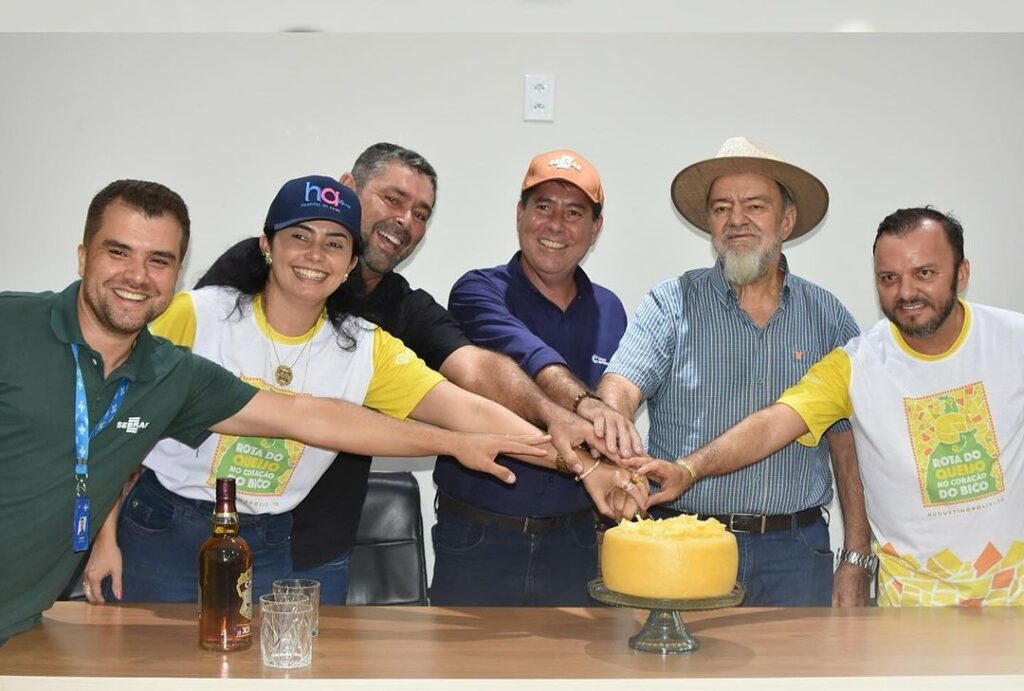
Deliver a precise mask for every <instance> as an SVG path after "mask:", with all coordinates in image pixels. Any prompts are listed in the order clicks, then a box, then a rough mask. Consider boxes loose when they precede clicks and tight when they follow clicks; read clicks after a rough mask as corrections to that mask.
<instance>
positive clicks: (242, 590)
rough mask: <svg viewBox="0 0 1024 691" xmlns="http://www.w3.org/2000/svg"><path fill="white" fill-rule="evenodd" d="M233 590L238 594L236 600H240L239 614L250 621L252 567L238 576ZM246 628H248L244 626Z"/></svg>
mask: <svg viewBox="0 0 1024 691" xmlns="http://www.w3.org/2000/svg"><path fill="white" fill-rule="evenodd" d="M235 590H236V591H237V592H238V598H239V600H240V605H239V609H238V611H239V613H240V614H241V615H242V616H243V617H245V618H246V619H248V620H249V621H252V567H251V566H250V567H249V568H248V569H246V570H245V571H243V572H242V573H241V574H239V576H238V583H236V584H235ZM246 628H248V626H246Z"/></svg>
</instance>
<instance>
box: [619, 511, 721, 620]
mask: <svg viewBox="0 0 1024 691" xmlns="http://www.w3.org/2000/svg"><path fill="white" fill-rule="evenodd" d="M738 567H739V553H738V552H737V550H736V537H735V536H734V535H733V534H732V533H730V532H729V531H727V530H726V529H725V526H724V525H722V524H721V523H719V522H718V521H716V520H715V519H713V518H709V519H707V520H704V521H702V520H699V519H698V518H697V517H696V516H688V515H685V514H684V515H680V516H675V517H673V518H667V519H664V520H650V519H647V520H642V521H635V522H632V521H623V522H622V523H620V524H619V525H617V526H615V527H614V528H609V529H608V530H606V531H605V533H604V539H603V541H602V543H601V577H602V578H603V579H604V584H605V586H607V588H608V589H609V590H612V591H615V592H617V593H623V594H626V595H635V596H639V597H649V598H663V599H672V600H694V599H701V598H708V597H718V596H721V595H727V594H728V593H730V592H731V591H732V589H733V586H734V585H735V584H736V572H737V569H738Z"/></svg>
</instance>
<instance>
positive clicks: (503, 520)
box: [430, 150, 635, 606]
mask: <svg viewBox="0 0 1024 691" xmlns="http://www.w3.org/2000/svg"><path fill="white" fill-rule="evenodd" d="M603 204H604V191H603V190H602V189H601V179H600V177H599V176H598V173H597V171H596V170H595V169H594V167H593V166H592V165H591V164H590V163H589V162H588V161H587V160H586V159H584V158H583V157H582V156H580V155H579V154H578V153H576V152H574V151H568V150H559V151H551V152H548V153H544V154H540V155H539V156H536V157H535V158H534V159H533V161H532V162H531V163H530V167H529V169H528V170H527V173H526V179H525V180H524V181H523V187H522V196H521V198H520V201H519V206H518V209H517V213H516V224H517V228H518V232H519V247H520V251H519V252H517V253H516V254H515V256H513V257H512V261H510V262H509V263H508V264H504V265H501V266H496V267H494V268H490V269H479V270H476V271H470V272H469V273H467V274H466V275H464V276H463V277H462V278H461V279H459V281H458V282H457V283H456V284H455V286H454V287H453V288H452V292H451V296H450V298H449V304H448V309H449V311H450V312H451V314H452V315H453V316H454V317H455V318H456V319H457V320H458V321H459V322H460V323H461V326H462V328H463V330H464V331H465V333H466V335H467V336H469V338H470V339H471V340H472V341H473V342H474V343H475V344H476V345H479V346H482V347H484V348H487V349H490V350H496V351H499V352H502V353H505V354H506V355H508V356H510V357H511V358H512V359H514V360H515V361H516V362H517V363H518V364H519V366H520V367H521V368H522V369H523V370H524V371H525V372H526V373H527V374H528V375H530V376H531V377H532V378H533V379H534V380H535V381H536V382H537V384H538V385H539V386H540V388H541V389H542V390H543V391H544V393H545V394H547V396H548V397H549V398H551V399H552V400H554V401H555V402H557V403H560V404H561V405H563V406H565V407H566V408H568V409H570V410H572V411H573V412H576V413H580V412H582V413H585V412H586V407H587V406H599V405H602V404H600V402H599V401H598V400H597V397H596V395H595V394H594V393H593V388H594V387H595V386H596V385H597V381H598V379H599V378H600V377H601V374H602V373H603V372H604V369H605V366H606V365H607V364H608V358H610V357H611V355H612V353H614V352H615V348H616V347H617V346H618V343H619V338H620V337H621V336H622V334H623V332H624V331H625V328H626V313H625V311H624V310H623V308H622V303H621V302H620V301H619V299H618V298H617V297H615V295H614V294H612V293H611V292H610V291H608V290H607V289H605V288H602V287H601V286H598V285H595V284H593V283H591V282H590V279H589V278H587V275H586V273H584V272H583V270H582V269H581V268H579V263H580V261H582V259H583V257H584V256H585V255H586V254H587V252H588V251H589V250H590V248H591V246H593V244H594V243H595V242H596V241H597V236H598V234H599V233H600V232H601V225H602V222H603V220H604V219H603V218H602V216H601V207H602V205H603ZM634 434H635V432H634ZM502 462H503V463H505V462H507V463H508V464H509V466H510V467H511V468H512V469H513V470H514V471H515V473H516V477H517V478H518V481H517V483H516V485H515V486H514V487H507V486H502V485H501V483H498V482H493V481H490V480H489V479H488V478H487V477H486V476H485V475H483V474H481V473H474V472H465V471H463V470H461V469H460V468H459V466H458V464H457V463H456V462H455V461H454V460H453V459H451V458H444V457H441V458H439V459H438V463H437V466H436V467H435V470H434V481H435V482H436V483H437V487H438V494H437V524H436V525H435V526H434V529H433V537H434V554H435V562H434V578H433V582H432V585H431V591H430V599H431V603H432V604H435V605H549V606H571V605H588V604H593V601H592V600H591V599H590V598H589V596H588V595H587V581H589V580H590V579H592V578H594V577H595V576H596V572H597V531H596V524H595V516H594V514H593V511H592V509H591V506H592V504H591V500H590V498H589V497H588V496H587V493H586V492H585V491H584V489H583V487H582V486H581V483H579V482H577V481H576V480H575V479H573V477H572V476H571V475H566V474H564V473H555V472H551V471H547V470H539V469H535V468H531V467H529V466H527V465H526V464H521V463H519V462H518V461H514V460H511V459H505V460H503V461H502ZM595 463H596V461H595ZM589 469H590V464H588V465H587V468H586V469H584V471H583V472H582V473H581V475H583V474H586V473H587V472H588V470H589Z"/></svg>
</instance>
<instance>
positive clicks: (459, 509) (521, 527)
mask: <svg viewBox="0 0 1024 691" xmlns="http://www.w3.org/2000/svg"><path fill="white" fill-rule="evenodd" d="M437 508H438V510H439V511H444V512H445V513H450V514H451V515H453V516H457V517H459V518H462V519H465V520H467V521H473V522H474V523H483V524H484V525H490V526H494V527H496V528H501V529H502V530H507V531H509V532H514V533H525V534H527V535H539V534H541V533H549V532H551V531H552V530H558V529H560V528H564V527H566V526H568V525H570V524H571V523H573V522H574V521H576V520H577V519H580V518H584V517H587V518H590V519H593V517H594V512H593V511H591V510H590V509H589V508H587V509H580V510H579V511H576V512H574V513H569V514H565V515H563V516H509V515H508V514H504V513H494V512H493V511H485V510H483V509H478V508H476V507H475V506H470V505H469V504H463V503H462V502H461V501H459V500H458V499H455V498H453V497H451V496H449V495H447V494H445V493H444V492H438V493H437Z"/></svg>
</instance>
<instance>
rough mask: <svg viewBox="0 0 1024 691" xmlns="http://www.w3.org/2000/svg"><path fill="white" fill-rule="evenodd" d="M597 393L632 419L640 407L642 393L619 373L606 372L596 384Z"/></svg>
mask: <svg viewBox="0 0 1024 691" xmlns="http://www.w3.org/2000/svg"><path fill="white" fill-rule="evenodd" d="M597 395H598V396H600V397H601V400H602V401H604V402H605V403H607V404H608V405H610V406H611V407H612V408H614V409H615V410H617V411H619V412H620V413H622V414H623V415H625V416H626V417H628V418H630V419H633V418H635V417H636V411H637V410H638V409H639V408H640V400H641V397H642V393H641V392H640V389H639V388H638V387H637V386H636V384H634V383H633V382H631V381H630V380H629V379H626V378H625V377H623V376H622V375H620V374H611V373H606V374H605V375H604V376H603V377H601V381H600V382H598V385H597Z"/></svg>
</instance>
